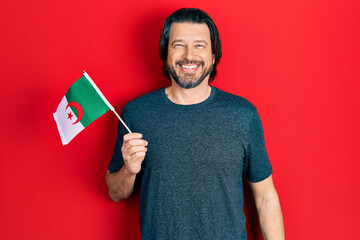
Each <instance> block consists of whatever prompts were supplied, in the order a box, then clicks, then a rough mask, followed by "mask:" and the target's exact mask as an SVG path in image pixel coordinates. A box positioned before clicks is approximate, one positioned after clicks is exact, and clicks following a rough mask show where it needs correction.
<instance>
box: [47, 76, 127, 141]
mask: <svg viewBox="0 0 360 240" xmlns="http://www.w3.org/2000/svg"><path fill="white" fill-rule="evenodd" d="M109 110H112V111H113V112H114V113H115V114H116V115H117V117H118V118H119V119H120V121H121V122H122V123H123V124H124V122H123V121H122V120H121V118H120V117H119V116H118V114H117V113H116V112H115V110H114V108H113V106H111V104H110V103H109V102H108V101H107V100H106V98H105V96H104V95H103V94H102V93H101V92H100V90H99V89H98V87H97V86H96V85H95V83H94V82H93V81H92V80H91V78H90V77H89V75H88V74H87V73H86V72H84V76H82V77H81V78H79V79H78V80H77V81H76V82H75V83H73V84H72V85H71V86H70V88H69V90H68V91H67V92H66V94H65V96H64V97H63V99H62V100H61V102H60V104H59V106H58V108H57V110H56V112H55V113H54V118H55V122H56V124H57V127H58V130H59V134H60V138H61V141H62V144H63V145H66V144H68V143H69V142H70V141H71V140H72V139H73V138H74V137H75V136H76V135H77V134H78V133H80V132H81V131H82V130H83V129H84V128H86V127H87V126H89V124H90V123H92V122H93V121H95V120H96V119H97V118H99V117H100V116H102V115H103V114H105V113H106V112H107V111H109ZM126 128H127V127H126ZM127 129H128V128H127ZM128 131H129V132H130V130H129V129H128Z"/></svg>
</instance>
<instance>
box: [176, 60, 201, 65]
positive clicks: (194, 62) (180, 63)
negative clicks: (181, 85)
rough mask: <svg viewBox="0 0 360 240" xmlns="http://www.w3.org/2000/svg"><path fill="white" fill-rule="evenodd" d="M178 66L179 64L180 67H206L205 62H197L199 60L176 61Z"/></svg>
mask: <svg viewBox="0 0 360 240" xmlns="http://www.w3.org/2000/svg"><path fill="white" fill-rule="evenodd" d="M175 63H176V64H179V65H182V64H194V65H201V66H204V65H205V62H204V61H197V60H191V61H189V60H186V59H184V60H179V61H176V62H175Z"/></svg>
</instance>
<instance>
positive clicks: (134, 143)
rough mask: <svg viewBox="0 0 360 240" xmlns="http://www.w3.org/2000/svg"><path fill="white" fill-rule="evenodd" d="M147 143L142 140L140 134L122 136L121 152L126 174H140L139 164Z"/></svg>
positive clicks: (142, 159)
mask: <svg viewBox="0 0 360 240" xmlns="http://www.w3.org/2000/svg"><path fill="white" fill-rule="evenodd" d="M147 145H148V142H147V141H145V140H144V139H142V134H141V133H128V134H126V135H124V141H123V145H122V148H121V152H122V155H123V159H124V164H125V169H126V172H127V173H129V174H131V175H136V174H138V173H139V172H140V169H141V164H142V162H143V161H144V159H145V155H146V151H147V148H146V146H147Z"/></svg>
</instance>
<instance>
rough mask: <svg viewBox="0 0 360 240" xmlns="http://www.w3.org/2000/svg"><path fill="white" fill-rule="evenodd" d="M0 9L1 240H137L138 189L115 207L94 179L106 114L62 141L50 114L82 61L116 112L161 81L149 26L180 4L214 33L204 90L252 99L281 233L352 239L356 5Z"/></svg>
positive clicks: (71, 4) (251, 226)
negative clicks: (209, 85) (211, 77)
mask: <svg viewBox="0 0 360 240" xmlns="http://www.w3.org/2000/svg"><path fill="white" fill-rule="evenodd" d="M1 5H2V7H1V8H0V26H1V28H0V29H1V38H0V46H1V58H0V59H1V60H0V61H1V62H0V77H1V94H0V97H1V101H0V104H1V105H0V109H2V111H1V112H2V113H1V117H0V126H1V140H0V141H1V151H0V158H1V161H0V189H1V198H0V208H1V210H0V211H1V212H0V239H130V240H131V239H138V238H139V224H138V196H135V197H132V198H130V199H129V200H126V201H123V202H121V203H119V204H117V203H114V202H112V201H111V199H110V198H109V197H108V195H107V189H106V186H105V182H104V175H105V172H106V169H107V165H108V163H109V160H110V157H111V155H112V150H113V147H114V144H115V139H116V128H117V118H116V117H115V115H113V114H112V113H107V114H105V116H103V117H101V118H100V119H98V120H97V121H95V122H94V123H92V124H91V125H90V126H89V127H88V128H87V129H85V130H84V131H83V132H82V133H80V135H79V136H77V137H76V138H75V139H74V140H73V141H72V142H71V143H70V144H69V145H67V146H62V145H61V141H60V137H59V135H58V132H57V129H56V125H55V122H54V120H53V117H52V113H53V112H55V110H56V108H57V105H58V104H59V103H60V100H61V98H62V97H63V95H64V94H65V92H66V90H67V89H68V87H69V86H70V85H71V84H72V83H73V82H74V81H75V80H76V79H78V78H79V77H80V76H81V74H82V70H83V69H86V70H87V72H88V73H89V75H90V76H91V77H92V78H93V79H94V81H95V82H96V83H97V85H98V86H99V88H100V89H101V90H102V92H103V93H104V94H105V96H107V98H108V99H109V101H110V102H111V103H112V104H113V105H114V106H116V108H117V109H118V111H119V112H120V111H121V108H122V106H123V105H124V104H125V103H126V102H127V101H129V100H131V99H132V98H134V97H136V96H139V95H141V94H144V93H146V92H148V91H151V90H154V89H156V88H158V87H163V86H166V85H167V80H165V79H164V78H163V77H162V76H161V69H160V67H161V64H160V60H159V57H158V55H157V51H158V41H159V35H160V30H161V27H162V22H163V20H164V19H165V17H166V16H167V15H169V14H170V13H172V12H173V11H174V10H176V9H178V8H180V7H183V6H186V7H190V6H195V7H199V8H202V9H204V10H205V11H207V12H208V13H209V14H210V15H211V16H212V17H213V19H214V20H215V22H216V24H217V26H218V28H219V31H220V34H221V38H222V43H223V58H222V60H221V62H220V66H219V76H218V78H217V79H216V80H215V82H214V85H215V86H217V87H219V88H221V89H223V90H225V91H228V92H231V93H235V94H238V95H241V96H243V97H245V98H247V99H249V100H250V101H251V102H253V103H254V104H255V105H256V106H257V107H258V110H259V113H260V116H261V118H262V121H263V126H264V131H265V139H266V145H267V149H268V153H269V156H270V159H271V162H272V164H273V168H274V181H275V184H276V187H277V190H278V193H279V195H280V198H281V203H282V208H283V212H284V219H285V228H286V235H287V239H292V240H294V239H295V240H296V239H299V240H300V239H301V240H303V239H360V231H359V227H358V225H359V221H358V216H359V215H360V210H359V206H358V199H359V192H360V191H359V190H360V189H359V180H358V176H356V174H357V175H358V172H359V170H360V163H359V162H360V161H359V160H360V154H359V150H358V149H359V146H360V138H359V133H360V125H359V118H360V113H359V107H360V96H359V95H360V94H359V90H360V84H359V80H360V76H359V75H360V74H359V67H360V66H359V65H360V57H359V56H360V11H359V10H360V5H359V1H356V0H353V1H351V0H347V1H346V0H326V1H325V0H312V1H309V0H305V1H281V0H273V1H262V0H260V1H233V2H231V1H205V0H199V1H196V4H193V1H187V0H184V1H172V2H169V1H167V0H158V1H156V2H152V1H144V0H142V1H128V2H124V1H109V0H103V1H94V0H88V1H70V0H63V1H46V0H34V1H25V0H15V1H3V2H2V4H1ZM250 200H251V199H248V201H247V206H248V208H247V210H246V211H247V213H248V215H249V221H248V231H249V235H250V237H249V239H257V238H260V237H259V232H258V228H257V227H258V226H257V223H256V221H257V218H256V217H255V216H254V215H253V214H254V209H253V205H252V204H251V201H250Z"/></svg>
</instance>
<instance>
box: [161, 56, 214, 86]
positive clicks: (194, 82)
mask: <svg viewBox="0 0 360 240" xmlns="http://www.w3.org/2000/svg"><path fill="white" fill-rule="evenodd" d="M182 64H196V65H199V66H201V67H202V68H203V71H202V72H201V75H200V77H199V78H197V79H195V74H196V73H185V74H184V76H183V77H180V76H179V75H178V74H177V73H176V70H175V68H174V67H172V66H170V65H169V64H168V63H167V62H166V70H167V71H168V73H169V74H170V76H171V78H172V79H174V81H175V82H176V83H177V84H179V86H180V87H182V88H186V89H190V88H194V87H197V86H199V85H200V84H201V83H202V82H203V81H204V79H205V78H206V77H207V76H208V75H209V74H210V73H211V71H212V69H213V66H212V65H211V67H209V68H204V66H205V62H204V61H187V60H181V61H177V62H175V65H182Z"/></svg>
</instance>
